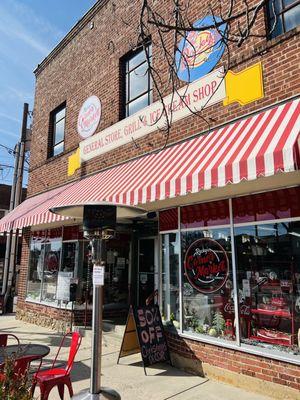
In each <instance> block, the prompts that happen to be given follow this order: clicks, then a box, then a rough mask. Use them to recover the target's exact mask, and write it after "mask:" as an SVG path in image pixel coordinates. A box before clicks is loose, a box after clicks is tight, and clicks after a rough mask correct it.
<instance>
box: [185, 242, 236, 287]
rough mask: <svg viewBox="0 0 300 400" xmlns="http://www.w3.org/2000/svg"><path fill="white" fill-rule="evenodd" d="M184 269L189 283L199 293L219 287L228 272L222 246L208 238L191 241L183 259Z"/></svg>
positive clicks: (227, 264)
mask: <svg viewBox="0 0 300 400" xmlns="http://www.w3.org/2000/svg"><path fill="white" fill-rule="evenodd" d="M184 270H185V274H186V277H187V279H188V281H189V283H190V284H191V285H192V286H193V287H194V288H195V289H196V290H198V291H199V292H201V293H205V294H207V293H213V292H216V291H218V290H219V289H221V287H222V286H223V285H224V283H225V282H226V280H227V277H228V273H229V261H228V257H227V254H226V251H225V250H224V248H223V247H222V246H221V245H220V244H219V243H218V242H217V241H216V240H213V239H210V238H202V239H198V240H196V241H195V242H193V243H192V244H191V245H190V247H189V248H188V250H187V252H186V255H185V259H184Z"/></svg>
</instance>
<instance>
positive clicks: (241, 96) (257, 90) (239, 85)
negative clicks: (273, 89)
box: [223, 62, 264, 106]
mask: <svg viewBox="0 0 300 400" xmlns="http://www.w3.org/2000/svg"><path fill="white" fill-rule="evenodd" d="M225 87H226V98H225V99H224V100H223V105H224V106H228V105H229V104H231V103H234V102H238V103H239V104H240V105H242V106H244V105H246V104H248V103H252V102H253V101H255V100H259V99H261V98H263V97H264V86H263V74H262V65H261V62H259V63H257V64H254V65H251V67H248V68H246V69H244V70H243V71H241V72H233V71H228V72H227V74H226V76H225Z"/></svg>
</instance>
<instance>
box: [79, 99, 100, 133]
mask: <svg viewBox="0 0 300 400" xmlns="http://www.w3.org/2000/svg"><path fill="white" fill-rule="evenodd" d="M100 118H101V103H100V100H99V99H98V97H97V96H91V97H89V98H88V99H86V101H85V102H84V103H83V105H82V107H81V109H80V111H79V115H78V120H77V131H78V133H79V135H80V136H81V137H82V138H83V139H85V138H87V137H90V136H92V135H93V134H94V133H95V131H96V129H97V127H98V125H99V122H100Z"/></svg>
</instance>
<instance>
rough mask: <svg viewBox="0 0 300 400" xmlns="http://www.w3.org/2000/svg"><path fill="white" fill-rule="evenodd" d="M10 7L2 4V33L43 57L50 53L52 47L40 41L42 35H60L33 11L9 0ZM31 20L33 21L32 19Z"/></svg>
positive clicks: (0, 23) (0, 20) (0, 15)
mask: <svg viewBox="0 0 300 400" xmlns="http://www.w3.org/2000/svg"><path fill="white" fill-rule="evenodd" d="M8 3H9V4H8V6H9V7H7V8H6V7H5V3H4V2H3V3H1V4H0V32H1V33H2V34H3V35H5V36H7V37H8V38H9V39H12V38H14V39H17V41H19V42H21V43H23V45H24V44H25V45H27V46H30V47H31V48H32V49H34V50H36V51H37V52H39V53H40V54H42V55H43V56H45V55H47V54H48V53H49V51H50V49H51V48H50V46H49V45H47V44H46V43H45V42H44V41H43V40H41V39H40V37H41V34H43V33H44V34H47V33H48V34H52V35H53V33H54V32H55V35H58V34H59V31H57V30H55V28H52V27H51V25H50V24H49V23H47V22H46V21H43V20H42V19H41V18H39V17H38V16H36V15H35V14H34V13H33V11H32V10H31V9H30V8H29V7H27V6H24V5H20V4H19V3H17V2H15V1H12V0H9V1H8ZM30 18H31V19H30Z"/></svg>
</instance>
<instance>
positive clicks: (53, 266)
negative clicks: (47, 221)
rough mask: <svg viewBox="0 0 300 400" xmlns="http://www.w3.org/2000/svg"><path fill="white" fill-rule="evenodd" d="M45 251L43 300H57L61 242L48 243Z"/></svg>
mask: <svg viewBox="0 0 300 400" xmlns="http://www.w3.org/2000/svg"><path fill="white" fill-rule="evenodd" d="M44 246H45V250H44V272H43V288H42V300H47V301H53V300H55V299H56V286H57V275H58V271H59V265H60V253H61V241H60V240H59V241H56V240H55V241H52V242H50V243H46V244H45V245H44Z"/></svg>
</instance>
